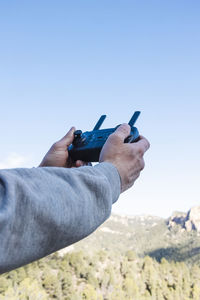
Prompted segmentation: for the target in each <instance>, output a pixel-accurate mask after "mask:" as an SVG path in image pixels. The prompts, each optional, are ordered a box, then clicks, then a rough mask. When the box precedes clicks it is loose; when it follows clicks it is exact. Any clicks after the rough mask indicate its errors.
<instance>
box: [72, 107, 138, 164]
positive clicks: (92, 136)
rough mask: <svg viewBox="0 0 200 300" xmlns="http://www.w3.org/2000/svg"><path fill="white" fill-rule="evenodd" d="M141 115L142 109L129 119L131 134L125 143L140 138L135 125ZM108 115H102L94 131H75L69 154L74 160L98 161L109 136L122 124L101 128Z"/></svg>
mask: <svg viewBox="0 0 200 300" xmlns="http://www.w3.org/2000/svg"><path fill="white" fill-rule="evenodd" d="M139 115H140V111H136V112H135V113H134V114H133V116H132V118H131V119H130V121H129V123H128V124H129V125H130V127H131V132H130V135H129V136H128V137H127V138H126V139H125V140H124V143H134V142H137V141H138V139H139V132H138V130H137V128H136V127H134V124H135V122H136V121H137V119H138V117H139ZM105 118H106V115H102V116H101V117H100V119H99V120H98V122H97V123H96V125H95V127H94V129H93V130H92V131H86V132H84V133H82V131H81V130H76V131H75V132H74V141H73V143H72V144H71V145H70V146H69V148H68V151H69V156H70V157H71V158H72V160H74V161H76V160H82V161H85V162H98V161H99V155H100V152H101V149H102V147H103V145H104V144H105V142H106V140H107V138H108V137H109V135H110V134H112V133H113V132H114V131H115V130H116V129H117V128H118V127H119V126H120V125H118V126H116V127H115V128H108V129H100V127H101V125H102V124H103V121H104V120H105Z"/></svg>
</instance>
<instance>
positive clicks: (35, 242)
mask: <svg viewBox="0 0 200 300" xmlns="http://www.w3.org/2000/svg"><path fill="white" fill-rule="evenodd" d="M119 193H120V178H119V175H118V172H117V170H116V168H115V167H114V166H113V165H111V164H108V163H101V164H99V165H97V166H95V167H81V168H77V169H75V168H73V169H65V168H33V169H12V170H1V171H0V240H1V244H0V272H1V273H2V272H6V271H8V270H10V269H13V268H16V267H19V266H21V265H24V264H27V263H29V262H31V261H33V260H36V259H39V258H41V257H43V256H46V255H48V254H50V253H52V252H54V251H57V250H59V249H61V248H63V247H66V246H68V245H70V244H72V243H74V242H76V241H79V240H80V239H82V238H84V237H86V236H87V235H89V234H90V233H91V232H93V231H94V230H95V229H96V228H97V227H98V226H99V225H100V224H102V223H103V222H104V221H105V220H106V219H107V218H108V217H109V215H110V212H111V207H112V203H114V202H115V201H116V200H117V198H118V197H119Z"/></svg>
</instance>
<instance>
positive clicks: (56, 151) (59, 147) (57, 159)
mask: <svg viewBox="0 0 200 300" xmlns="http://www.w3.org/2000/svg"><path fill="white" fill-rule="evenodd" d="M74 131H75V128H74V127H72V128H71V129H70V130H69V132H68V133H67V134H66V135H65V136H64V137H63V138H62V139H61V140H59V141H58V142H56V143H54V144H53V145H52V147H51V148H50V150H49V151H48V152H47V154H46V155H45V157H44V158H43V160H42V162H41V163H40V165H39V167H64V168H71V167H81V166H84V165H87V163H84V162H83V161H81V160H77V161H76V162H72V160H71V159H70V157H69V154H68V147H69V145H71V143H72V142H73V139H74Z"/></svg>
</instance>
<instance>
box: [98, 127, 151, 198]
mask: <svg viewBox="0 0 200 300" xmlns="http://www.w3.org/2000/svg"><path fill="white" fill-rule="evenodd" d="M129 134H130V126H129V125H128V124H122V125H121V126H120V127H118V128H117V130H116V131H115V132H114V133H113V134H111V135H110V136H109V138H108V139H107V141H106V143H105V145H104V146H103V148H102V150H101V153H100V158H99V162H111V163H112V164H113V165H114V166H115V167H116V168H117V169H118V172H119V174H120V177H121V192H124V191H125V190H127V189H129V188H130V187H131V186H132V185H133V184H134V182H135V180H136V179H137V178H138V177H139V175H140V172H141V171H142V170H143V169H144V159H143V155H144V153H145V152H146V151H147V150H148V149H149V147H150V144H149V142H148V141H147V139H145V138H144V137H142V136H140V140H139V141H138V142H136V143H130V144H129V143H124V140H125V138H127V137H128V136H129Z"/></svg>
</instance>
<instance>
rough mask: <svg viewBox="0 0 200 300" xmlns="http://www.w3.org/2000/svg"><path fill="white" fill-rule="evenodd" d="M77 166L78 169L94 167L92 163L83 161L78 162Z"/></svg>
mask: <svg viewBox="0 0 200 300" xmlns="http://www.w3.org/2000/svg"><path fill="white" fill-rule="evenodd" d="M75 165H76V167H83V166H92V164H91V162H85V161H82V160H77V161H76V163H75Z"/></svg>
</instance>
